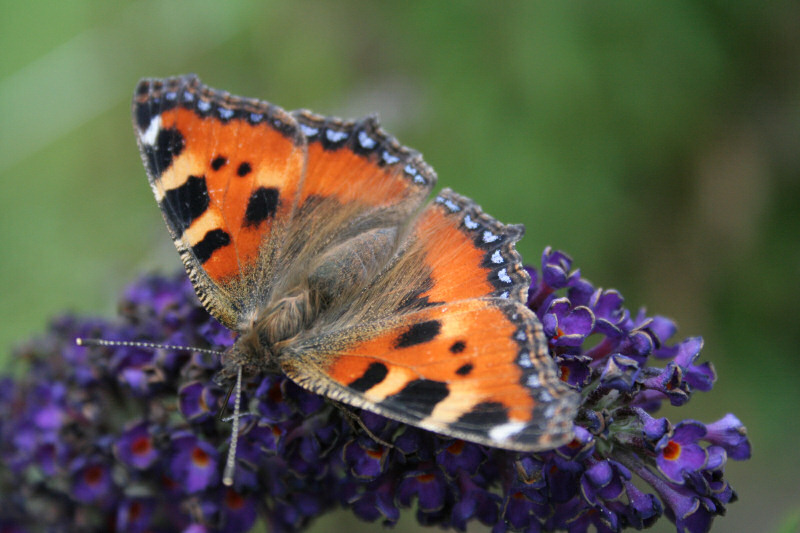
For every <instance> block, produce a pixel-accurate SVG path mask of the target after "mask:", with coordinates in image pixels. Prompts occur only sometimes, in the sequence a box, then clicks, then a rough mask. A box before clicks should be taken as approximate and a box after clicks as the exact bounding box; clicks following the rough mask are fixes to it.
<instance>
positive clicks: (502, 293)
mask: <svg viewBox="0 0 800 533" xmlns="http://www.w3.org/2000/svg"><path fill="white" fill-rule="evenodd" d="M500 298H508V291H503V292H501V293H500Z"/></svg>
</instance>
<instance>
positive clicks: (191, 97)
mask: <svg viewBox="0 0 800 533" xmlns="http://www.w3.org/2000/svg"><path fill="white" fill-rule="evenodd" d="M193 100H194V95H193V94H192V93H190V92H189V91H183V101H184V102H192V101H193Z"/></svg>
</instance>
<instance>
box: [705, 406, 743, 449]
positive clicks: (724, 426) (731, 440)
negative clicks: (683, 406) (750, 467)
mask: <svg viewBox="0 0 800 533" xmlns="http://www.w3.org/2000/svg"><path fill="white" fill-rule="evenodd" d="M703 439H704V440H707V441H708V442H710V443H711V444H716V445H717V446H721V447H722V448H724V449H725V451H726V452H728V457H730V458H731V459H737V460H739V461H741V460H744V459H750V441H749V440H747V429H745V427H744V425H742V423H741V422H740V421H739V419H738V418H736V416H735V415H733V414H732V413H728V414H727V415H725V416H724V417H722V418H720V419H719V420H717V421H716V422H712V423H711V424H706V434H705V436H704V437H703Z"/></svg>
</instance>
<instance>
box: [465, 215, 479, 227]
mask: <svg viewBox="0 0 800 533" xmlns="http://www.w3.org/2000/svg"><path fill="white" fill-rule="evenodd" d="M464 225H465V226H466V227H468V228H469V229H475V228H477V227H478V223H477V222H475V221H474V220H472V218H471V217H470V216H469V215H467V216H465V217H464Z"/></svg>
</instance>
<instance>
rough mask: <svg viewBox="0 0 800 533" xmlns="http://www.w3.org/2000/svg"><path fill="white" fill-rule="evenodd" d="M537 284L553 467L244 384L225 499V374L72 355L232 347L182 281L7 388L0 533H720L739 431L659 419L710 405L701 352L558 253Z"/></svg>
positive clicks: (134, 295) (146, 286)
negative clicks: (551, 367)
mask: <svg viewBox="0 0 800 533" xmlns="http://www.w3.org/2000/svg"><path fill="white" fill-rule="evenodd" d="M528 272H529V273H530V274H531V279H532V285H531V289H530V293H529V306H530V307H531V309H532V310H533V311H534V312H535V313H536V314H537V316H538V317H539V319H540V321H541V322H542V324H543V329H544V332H545V336H546V337H547V341H548V343H547V345H548V347H549V350H550V356H551V357H552V358H553V360H554V362H555V364H556V366H557V367H558V369H559V371H560V378H561V380H563V381H564V382H565V383H567V384H568V385H569V386H571V387H572V388H573V389H575V390H576V391H578V392H579V393H580V394H581V408H580V410H579V413H578V416H577V417H576V419H575V421H574V438H573V440H572V441H571V442H569V443H567V444H565V445H563V446H561V447H559V448H558V449H555V450H550V451H542V452H538V453H515V452H510V451H505V450H499V449H493V448H489V447H485V446H480V445H477V444H474V443H471V442H467V441H463V440H458V439H452V438H445V437H442V436H440V435H437V434H434V433H430V432H428V431H424V430H422V429H418V428H415V427H411V426H407V425H404V424H401V423H399V422H396V421H393V420H388V419H386V418H384V417H382V416H379V415H376V414H373V413H368V412H359V411H358V410H352V409H348V412H347V413H345V412H343V411H342V410H341V409H340V408H338V407H337V406H334V405H331V404H330V403H329V402H328V401H326V400H325V399H324V398H322V397H321V396H319V395H316V394H312V393H310V392H307V391H306V390H304V389H302V388H301V387H299V386H298V385H296V384H295V383H293V382H291V381H290V380H288V379H287V378H286V377H285V376H282V375H278V374H276V375H260V376H249V377H247V378H246V379H245V382H244V383H243V393H242V398H241V400H242V406H243V411H244V412H245V413H246V414H244V415H243V416H242V417H241V419H240V420H239V422H240V430H239V444H238V448H237V454H236V461H235V466H236V469H235V478H234V485H233V487H230V488H228V487H223V486H222V483H221V476H222V470H223V466H224V465H223V456H222V453H224V452H225V451H226V450H227V447H228V446H229V442H230V437H231V435H230V431H231V427H230V423H226V422H221V421H219V420H217V414H218V413H219V412H220V409H221V408H222V405H221V404H222V402H223V400H224V396H225V392H226V391H224V390H222V389H221V388H220V387H219V386H217V385H216V384H215V383H214V381H213V377H214V375H215V373H216V372H217V371H218V370H219V368H220V361H219V357H217V356H215V355H213V354H208V353H203V352H193V351H192V350H190V349H187V350H168V349H156V350H152V349H149V348H148V349H145V348H138V347H130V346H128V347H119V348H111V347H87V346H75V345H74V338H75V337H76V336H82V337H99V338H104V339H112V340H131V341H137V340H138V341H145V342H164V343H174V344H181V345H186V346H198V347H212V348H213V349H216V350H222V351H224V350H225V349H226V348H227V347H229V346H230V345H231V344H232V343H233V341H234V336H233V335H232V333H231V332H230V331H228V330H227V329H226V328H224V327H222V326H221V325H220V324H219V323H217V322H216V321H215V320H214V319H212V318H210V317H209V316H208V314H207V313H206V312H205V311H204V310H203V309H202V307H201V306H200V305H199V304H198V302H197V300H196V298H195V296H194V292H193V290H192V287H191V284H190V283H189V282H188V280H186V277H185V275H183V274H181V275H180V276H178V277H175V278H166V277H159V276H149V277H145V278H142V279H141V280H140V281H138V282H137V283H135V284H133V285H131V287H129V288H128V290H127V291H126V292H125V295H124V297H123V299H122V302H121V304H120V309H121V317H120V318H119V319H118V320H116V321H105V320H99V319H78V318H74V317H64V318H61V319H58V320H55V321H54V322H53V324H52V326H51V329H50V331H49V332H48V333H47V335H46V336H45V337H43V338H42V339H37V340H34V341H31V342H29V343H28V344H26V345H25V346H23V347H22V348H20V350H19V351H18V353H17V354H16V356H15V357H14V358H13V359H14V360H18V361H27V362H28V363H29V365H30V368H28V369H26V372H23V373H20V374H19V375H20V377H19V378H2V382H0V459H2V460H1V461H0V471H2V475H0V494H1V495H2V499H3V505H0V528H3V529H4V530H6V529H7V530H9V531H29V530H33V531H37V530H43V529H46V528H47V527H50V529H46V530H54V531H56V530H59V531H61V530H77V529H80V530H82V531H87V532H94V531H98V532H99V531H106V530H108V528H109V527H115V528H116V530H125V531H184V532H187V533H212V532H218V531H225V532H240V531H247V530H249V529H251V528H252V527H253V525H254V524H255V522H256V520H258V519H259V516H260V519H261V521H263V522H264V523H266V524H267V525H268V527H269V528H270V530H274V531H282V532H291V531H298V530H301V529H304V528H305V527H307V526H308V525H309V524H310V523H311V522H312V521H313V520H314V519H315V518H317V517H319V516H321V515H324V514H325V513H327V512H330V511H332V510H334V509H336V508H338V507H345V508H347V509H350V510H351V511H352V512H353V513H354V514H355V515H356V516H358V517H360V518H362V519H364V520H368V521H380V522H381V523H383V524H385V525H390V526H391V525H394V524H396V523H397V521H398V520H399V518H400V513H401V511H402V510H404V509H409V508H411V507H416V508H417V510H418V511H417V515H416V517H417V520H418V521H419V522H420V523H421V524H424V525H439V526H442V527H449V528H454V529H457V530H464V529H465V528H468V527H469V524H470V522H472V521H479V522H481V523H483V524H486V525H487V526H489V527H491V528H492V530H493V531H494V532H497V533H501V532H503V531H507V530H524V531H531V532H537V531H564V530H566V531H570V532H571V533H583V532H585V531H589V530H597V531H619V530H622V529H625V528H629V527H631V528H636V529H641V528H645V527H649V526H651V525H652V524H653V523H655V522H656V521H657V520H658V519H659V518H660V517H661V516H662V515H663V516H666V517H667V519H669V520H671V521H673V522H674V523H675V525H676V527H677V528H678V530H679V531H688V532H691V533H701V532H705V531H708V528H709V527H710V526H711V524H712V522H713V519H714V518H715V517H716V516H719V515H721V514H723V513H724V512H725V507H726V505H728V504H729V503H731V502H733V501H735V499H736V493H735V492H734V491H733V489H732V488H731V486H730V484H729V483H728V481H727V480H726V478H725V476H724V471H725V466H726V462H727V460H728V459H746V458H748V457H749V456H750V443H749V441H748V440H747V435H746V431H745V428H744V426H743V425H742V423H741V422H740V421H739V420H738V419H737V418H736V417H735V416H734V415H732V414H729V415H726V416H725V417H723V418H722V419H720V420H718V421H717V422H713V423H711V424H707V425H703V424H701V423H699V422H695V421H691V420H688V421H683V422H677V423H676V424H674V425H673V424H672V423H671V422H670V421H669V420H667V419H666V418H654V417H653V416H652V414H651V413H652V412H654V411H655V410H656V409H658V408H659V407H660V406H661V405H662V404H663V403H664V402H665V401H666V402H669V403H671V404H672V405H685V404H686V403H687V402H689V400H690V399H691V398H692V396H693V394H694V393H695V392H697V391H706V390H709V389H710V388H711V386H712V385H713V383H714V380H715V379H716V374H715V373H714V371H713V367H712V366H711V365H710V363H705V362H699V361H698V359H699V357H700V349H701V348H702V341H701V340H700V339H699V338H697V339H695V338H692V339H687V340H685V341H682V342H681V341H679V342H674V341H672V340H671V339H672V337H674V335H675V333H676V331H677V329H676V327H675V325H674V323H673V322H671V321H670V320H668V319H666V318H663V317H659V316H653V317H650V316H648V315H647V314H646V313H645V312H644V311H639V312H637V313H636V314H635V315H632V314H631V313H630V311H629V310H628V309H626V308H625V306H624V300H623V298H622V296H621V295H620V294H619V293H618V292H617V291H615V290H613V289H601V288H597V287H594V286H593V285H592V284H591V283H590V282H589V281H587V280H586V279H584V278H582V277H581V275H580V271H579V270H577V269H575V268H573V264H572V260H571V259H570V258H569V256H567V255H566V254H564V253H562V252H559V251H555V250H552V249H550V248H548V249H546V250H545V252H544V253H543V255H542V264H541V268H539V269H534V268H528ZM226 407H227V409H228V411H230V409H231V408H232V403H230V401H229V404H228V405H227V406H226ZM354 416H355V417H358V418H360V424H359V423H355V422H354ZM362 426H363V427H365V428H366V429H367V430H368V431H364V430H363V429H362ZM373 436H376V437H377V438H378V439H380V441H382V442H378V441H376V440H375V439H373ZM387 443H388V444H389V445H390V446H386V445H385V444H387ZM22 494H24V495H25V496H24V497H21V496H20V495H22ZM42 509H47V513H46V514H45V513H42V512H41V510H42ZM42 525H44V527H40V526H42ZM56 526H58V527H56Z"/></svg>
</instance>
